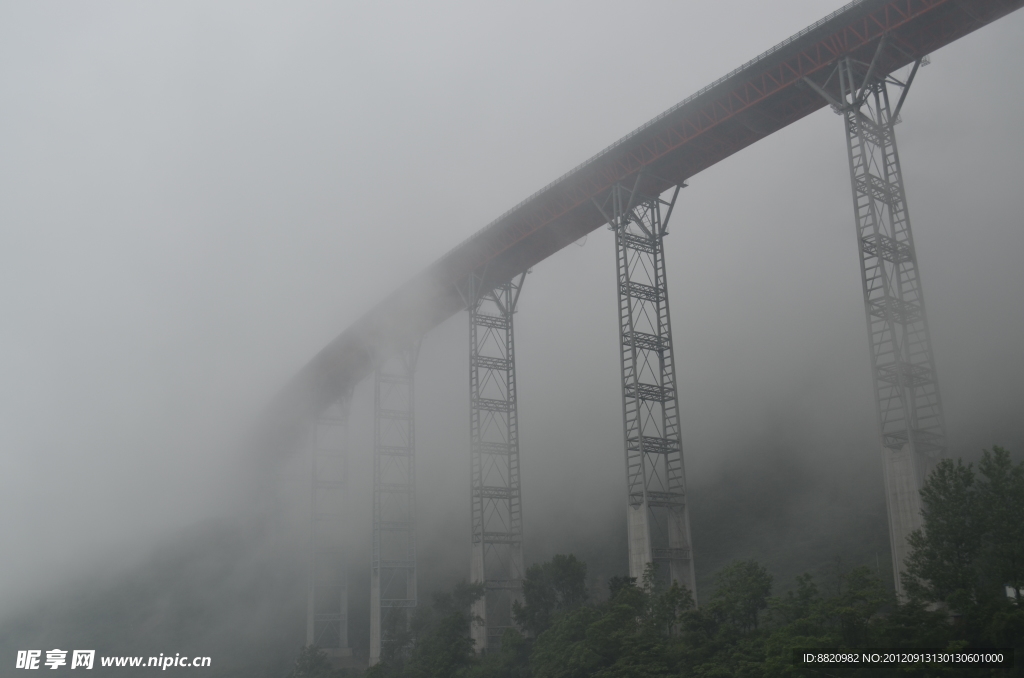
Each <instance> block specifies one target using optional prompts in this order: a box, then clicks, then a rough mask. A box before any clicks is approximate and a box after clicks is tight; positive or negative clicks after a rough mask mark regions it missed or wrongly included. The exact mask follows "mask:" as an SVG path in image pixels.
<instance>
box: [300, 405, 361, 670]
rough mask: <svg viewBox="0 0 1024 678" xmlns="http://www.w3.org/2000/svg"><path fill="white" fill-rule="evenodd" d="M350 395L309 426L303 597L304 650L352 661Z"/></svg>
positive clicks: (316, 418)
mask: <svg viewBox="0 0 1024 678" xmlns="http://www.w3.org/2000/svg"><path fill="white" fill-rule="evenodd" d="M350 401H351V394H349V395H348V396H346V397H344V398H342V399H341V400H339V401H338V402H336V403H334V404H333V405H332V406H331V407H329V408H327V410H325V411H324V412H323V413H321V414H320V415H319V416H317V417H315V418H314V419H313V421H312V426H311V431H310V458H311V464H310V466H311V471H312V474H311V480H312V488H311V489H312V493H311V494H312V502H311V508H312V511H311V530H310V531H311V539H310V558H309V584H308V586H309V597H308V603H307V612H306V644H307V645H316V646H317V647H319V648H321V649H323V650H325V651H326V652H327V654H328V655H330V656H332V657H335V658H341V657H349V656H351V655H352V650H351V648H350V647H349V644H348V571H347V569H348V568H347V563H346V551H345V547H346V546H347V530H346V527H347V526H346V525H345V516H344V509H345V505H344V501H345V488H346V485H347V483H348V413H349V403H350Z"/></svg>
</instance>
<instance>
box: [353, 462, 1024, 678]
mask: <svg viewBox="0 0 1024 678" xmlns="http://www.w3.org/2000/svg"><path fill="white" fill-rule="evenodd" d="M921 497H922V503H923V507H924V510H923V517H924V529H922V530H920V531H918V532H917V533H915V534H914V535H913V536H912V537H911V540H910V544H911V546H912V555H911V556H910V559H909V561H908V574H907V578H906V580H905V583H906V585H907V590H908V591H909V592H910V595H909V598H908V599H907V600H905V601H899V600H897V599H896V596H895V594H894V593H893V592H892V591H891V590H890V589H889V588H888V587H887V586H886V585H885V584H883V582H882V581H881V580H880V579H879V578H878V577H876V576H875V575H874V574H873V573H872V572H871V571H870V570H869V569H867V568H865V567H856V568H852V569H847V568H845V567H843V565H842V563H837V565H836V567H835V569H834V572H833V573H832V574H831V575H830V576H828V577H826V578H825V579H823V580H822V581H816V580H815V579H814V578H813V577H812V576H811V575H809V574H804V575H801V576H799V577H797V578H796V581H795V582H794V585H793V586H792V588H791V589H790V590H788V591H787V592H786V593H785V594H784V595H781V596H774V597H773V596H772V586H773V582H772V577H771V575H770V574H769V573H768V571H767V570H766V569H765V568H764V567H763V566H762V565H760V564H758V563H757V562H755V561H752V560H748V561H741V562H737V563H733V564H732V565H729V566H727V567H725V568H723V569H722V570H720V571H719V572H718V574H717V575H716V577H715V589H714V591H713V592H712V593H711V595H710V597H709V598H708V602H707V604H705V605H702V606H701V607H696V606H695V605H694V601H693V599H692V597H691V595H690V592H689V591H687V590H686V589H684V588H681V587H679V586H678V585H675V584H673V585H672V586H671V587H668V588H666V587H664V586H662V587H659V586H658V584H657V582H658V578H657V577H656V576H655V575H656V572H655V570H654V568H653V567H651V568H649V569H648V571H647V572H646V573H645V575H644V577H643V578H642V580H641V581H640V582H639V583H638V582H637V581H636V580H635V579H633V578H629V577H614V578H613V579H612V580H611V581H610V582H609V598H608V600H607V601H604V602H599V603H595V602H593V601H590V600H588V597H587V591H586V565H585V564H584V563H583V562H582V561H579V560H577V559H576V558H575V557H574V556H571V555H569V556H556V557H555V558H553V559H552V560H551V561H549V562H547V563H543V564H539V565H534V566H532V567H530V568H529V569H528V570H527V574H526V578H525V581H524V585H523V601H522V602H521V603H519V604H517V605H516V606H515V620H516V622H517V624H518V625H519V627H520V628H521V629H522V630H523V632H524V633H520V632H519V631H516V630H509V631H508V632H506V634H505V636H504V638H503V641H502V646H501V649H500V651H497V652H492V653H490V654H487V655H484V656H482V657H475V656H474V655H473V652H472V645H471V643H470V641H469V628H470V621H471V618H470V614H469V607H470V605H471V603H472V602H473V600H475V597H478V596H479V595H480V593H481V590H480V589H479V588H473V587H467V586H466V585H462V586H461V587H460V588H457V589H456V591H455V592H453V593H452V594H448V595H446V596H438V597H436V598H435V601H434V607H433V608H432V609H431V610H429V611H425V612H423V613H422V614H421V615H420V616H418V617H417V621H416V623H414V624H413V627H412V629H411V635H412V644H411V646H410V647H411V650H410V651H409V652H408V654H407V657H406V658H405V659H403V658H402V656H397V655H396V657H394V658H392V659H389V660H388V661H386V662H384V663H383V664H381V665H380V666H378V667H375V668H374V669H373V670H371V672H370V674H368V675H371V676H375V677H377V678H380V677H381V676H396V677H397V676H403V677H410V678H421V677H422V678H425V677H427V676H452V677H455V678H585V677H586V678H590V677H594V678H640V677H643V678H658V677H661V676H666V677H667V676H693V677H695V678H719V677H723V678H724V677H726V676H728V677H730V678H732V677H739V678H744V677H748V676H749V677H751V678H753V677H755V676H757V677H765V678H776V677H779V678H782V677H796V676H817V675H822V674H821V673H819V672H814V671H811V670H809V669H806V668H803V667H798V666H796V665H795V664H794V663H793V651H794V650H795V649H814V648H821V649H826V648H827V649H833V648H834V649H839V650H863V649H867V648H885V647H889V648H903V649H946V650H956V649H961V648H968V647H969V648H986V647H989V648H991V647H1015V648H1016V649H1017V657H1018V660H1019V657H1021V656H1024V600H1022V599H1021V598H1017V599H1013V598H1012V597H1008V596H1007V595H1006V593H1005V591H1006V590H1007V589H1006V587H1007V586H1010V587H1016V588H1018V589H1020V588H1021V587H1022V585H1024V571H1022V567H1024V464H1016V465H1014V464H1013V462H1012V461H1011V460H1010V457H1009V455H1008V453H1007V452H1006V451H1005V450H1002V449H1000V448H994V449H993V450H992V451H991V452H985V453H984V456H983V458H982V460H981V462H980V463H979V464H978V469H977V472H975V470H974V469H973V468H972V466H971V465H965V464H963V463H962V462H952V461H943V462H940V463H939V464H938V465H937V467H936V469H935V470H934V472H933V473H932V474H930V476H929V477H928V479H927V482H926V483H925V486H924V488H923V490H922V493H921ZM829 675H832V676H836V677H839V676H848V677H859V676H872V677H875V676H879V677H884V676H901V677H911V676H953V675H956V676H974V675H978V676H981V675H985V676H1011V675H1012V676H1024V667H1022V666H1018V667H1016V668H1015V669H999V670H993V669H984V668H977V667H970V668H962V667H957V668H956V669H955V670H953V669H946V668H942V667H936V666H934V665H932V666H929V667H927V668H923V667H920V666H918V667H915V666H906V665H904V666H901V667H888V668H887V667H881V668H879V667H878V666H872V667H871V669H870V670H867V669H863V668H858V667H842V666H837V667H830V669H829Z"/></svg>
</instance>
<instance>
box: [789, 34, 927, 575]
mask: <svg viewBox="0 0 1024 678" xmlns="http://www.w3.org/2000/svg"><path fill="white" fill-rule="evenodd" d="M886 47H887V45H886V41H885V38H882V39H881V40H880V41H879V46H878V49H877V51H876V54H875V58H874V59H873V61H872V63H870V64H865V63H861V62H857V61H853V60H852V59H850V58H848V57H847V58H844V59H841V60H840V61H839V63H838V64H837V66H836V68H835V69H834V71H833V72H832V74H831V77H830V78H829V80H828V81H826V84H825V85H824V86H821V85H818V84H816V83H814V82H812V81H810V80H807V82H808V83H809V84H810V85H811V86H812V87H813V88H814V89H815V90H817V91H818V93H819V94H821V95H822V96H823V97H825V98H826V99H827V100H828V101H829V103H830V104H831V105H832V108H833V110H834V111H836V112H837V113H839V114H841V115H842V116H843V119H844V121H845V128H846V142H847V150H848V157H849V162H850V183H851V186H852V189H853V211H854V217H855V220H856V233H857V250H858V252H859V254H860V271H861V283H862V287H863V292H864V313H865V318H866V319H867V328H868V340H869V345H870V347H871V368H872V376H873V378H874V386H875V405H876V410H877V414H878V427H879V434H880V437H881V448H882V468H883V473H884V478H885V490H886V492H885V494H886V504H887V508H888V514H889V539H890V543H891V548H892V560H893V563H892V564H893V576H894V578H895V582H896V592H897V593H898V594H899V595H903V582H902V581H901V574H902V573H903V572H904V570H905V560H906V557H907V555H908V554H909V550H910V547H909V545H908V544H907V537H908V536H909V535H910V533H911V532H912V531H914V530H916V529H918V528H920V527H921V526H922V524H923V523H922V518H921V503H920V490H921V487H922V485H923V482H924V479H925V477H926V475H927V473H928V472H929V471H930V469H931V467H932V465H933V464H934V462H935V461H936V460H937V459H939V458H941V457H943V456H945V454H946V422H945V415H944V413H943V409H942V398H941V397H940V394H939V382H938V378H937V377H936V373H935V359H934V355H933V353H932V343H931V337H930V335H929V331H928V320H927V317H926V315H925V307H924V296H923V294H922V291H921V277H920V273H919V269H918V264H917V253H916V251H915V249H914V237H913V233H912V232H911V228H910V215H909V213H908V211H907V199H906V193H905V192H904V189H903V175H902V171H901V169H900V159H899V153H898V152H897V150H896V135H895V132H894V129H893V127H894V126H895V124H896V123H897V122H899V111H900V109H901V108H902V106H903V102H904V101H905V99H906V96H907V92H908V91H909V89H910V85H911V83H912V82H913V79H914V76H915V75H916V74H917V70H918V68H919V66H920V65H921V63H922V62H921V61H920V60H918V62H916V63H915V64H914V67H913V69H912V70H911V72H910V76H909V77H908V78H907V81H906V82H902V81H900V80H897V79H896V78H895V77H893V76H887V77H884V78H878V77H875V76H874V74H873V72H874V64H875V62H876V61H878V59H879V56H881V55H883V54H884V50H885V49H886ZM890 86H892V87H893V88H894V90H895V91H899V92H900V97H899V99H898V101H897V103H896V107H895V109H894V110H893V109H891V108H890V100H889V88H890ZM826 88H827V89H826ZM836 91H838V96H837V95H836Z"/></svg>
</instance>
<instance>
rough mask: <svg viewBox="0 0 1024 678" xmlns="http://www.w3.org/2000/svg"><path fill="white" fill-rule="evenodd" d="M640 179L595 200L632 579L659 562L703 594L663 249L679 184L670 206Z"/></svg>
mask: <svg viewBox="0 0 1024 678" xmlns="http://www.w3.org/2000/svg"><path fill="white" fill-rule="evenodd" d="M640 181H641V177H640V176H638V177H637V178H636V180H635V182H634V183H633V184H632V185H630V186H625V185H622V184H618V185H616V186H614V187H613V188H612V190H611V191H609V192H608V194H607V195H606V196H605V198H604V201H603V203H599V202H598V201H595V204H596V205H597V206H598V208H599V209H600V210H601V212H602V214H603V215H604V216H605V218H606V219H607V221H608V224H609V227H610V228H611V230H612V231H614V232H615V254H616V269H617V273H618V290H619V329H620V334H619V347H620V356H621V367H622V412H623V429H624V435H625V449H626V487H627V497H628V500H627V510H626V513H627V526H628V532H629V534H628V540H629V574H630V576H631V577H637V578H641V577H643V576H644V574H645V571H646V569H647V567H648V565H649V564H651V563H654V564H656V565H658V566H660V567H658V570H659V574H660V576H661V577H664V578H668V579H670V580H671V581H672V582H678V583H679V584H680V585H683V586H686V587H688V588H689V589H690V591H691V593H693V594H694V595H696V579H695V577H694V568H693V556H692V550H691V542H690V518H689V510H688V508H687V505H686V474H685V472H684V470H683V447H682V437H681V433H680V429H679V401H678V392H677V387H676V368H675V357H674V353H673V348H672V323H671V316H670V314H669V304H668V282H667V280H666V274H665V251H664V238H665V235H666V233H667V227H668V221H669V217H670V216H671V214H672V208H673V207H674V205H675V201H676V198H677V197H678V196H679V187H676V189H675V191H674V193H673V194H672V199H671V201H669V202H666V201H664V200H662V199H661V198H660V197H657V196H647V195H641V194H640V193H639V192H638V190H637V187H638V186H639V185H640ZM663 211H664V213H663Z"/></svg>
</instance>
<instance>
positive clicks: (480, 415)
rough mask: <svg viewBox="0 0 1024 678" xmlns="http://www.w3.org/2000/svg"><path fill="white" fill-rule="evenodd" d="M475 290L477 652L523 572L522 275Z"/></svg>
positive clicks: (497, 638) (505, 620)
mask: <svg viewBox="0 0 1024 678" xmlns="http://www.w3.org/2000/svg"><path fill="white" fill-rule="evenodd" d="M524 277H525V274H523V275H522V276H520V277H519V279H518V280H516V281H513V282H508V283H505V284H504V285H500V286H498V287H496V288H495V289H493V290H489V291H487V292H483V293H480V292H479V291H477V292H475V293H474V291H473V290H471V294H470V300H471V301H470V304H469V401H470V456H471V475H472V552H471V560H470V581H471V582H473V583H483V584H484V586H485V594H484V597H483V598H481V599H480V600H479V601H477V603H476V604H475V605H474V606H473V614H474V616H476V617H478V618H479V620H480V621H478V622H474V624H473V626H472V637H473V643H474V646H475V647H476V650H477V651H478V652H481V651H484V650H486V649H488V648H491V649H496V648H498V647H500V646H501V636H502V634H503V633H504V632H505V629H507V628H511V627H513V626H514V624H513V620H512V604H513V602H514V601H516V600H517V599H519V597H520V595H521V592H522V579H523V516H522V497H521V494H520V486H519V420H518V408H517V404H516V361H515V343H514V339H513V337H514V335H513V322H512V321H513V315H514V313H515V310H516V304H517V302H518V299H519V292H520V290H521V289H522V285H523V278H524Z"/></svg>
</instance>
